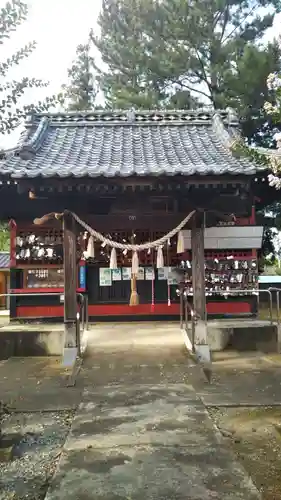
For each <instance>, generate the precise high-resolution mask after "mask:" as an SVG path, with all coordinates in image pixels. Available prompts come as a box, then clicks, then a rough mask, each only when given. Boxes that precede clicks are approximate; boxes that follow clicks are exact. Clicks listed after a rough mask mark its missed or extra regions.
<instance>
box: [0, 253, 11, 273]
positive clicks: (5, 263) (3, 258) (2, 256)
mask: <svg viewBox="0 0 281 500" xmlns="http://www.w3.org/2000/svg"><path fill="white" fill-rule="evenodd" d="M9 267H10V254H9V253H8V252H0V269H9Z"/></svg>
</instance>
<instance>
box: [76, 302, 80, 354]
mask: <svg viewBox="0 0 281 500" xmlns="http://www.w3.org/2000/svg"><path fill="white" fill-rule="evenodd" d="M76 344H77V354H78V356H79V358H80V357H81V338H80V313H79V312H78V313H77V315H76Z"/></svg>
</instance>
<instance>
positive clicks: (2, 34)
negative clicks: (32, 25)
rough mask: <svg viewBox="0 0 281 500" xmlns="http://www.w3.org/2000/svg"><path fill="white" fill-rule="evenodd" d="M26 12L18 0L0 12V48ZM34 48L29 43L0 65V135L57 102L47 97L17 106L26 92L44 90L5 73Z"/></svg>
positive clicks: (56, 98) (38, 84)
mask: <svg viewBox="0 0 281 500" xmlns="http://www.w3.org/2000/svg"><path fill="white" fill-rule="evenodd" d="M27 14H28V8H27V5H26V4H25V3H24V2H21V1H20V0H12V1H11V2H7V3H6V4H5V5H4V7H2V8H1V9H0V45H3V44H4V43H5V41H6V40H7V39H9V38H10V37H11V35H12V33H13V32H14V31H15V30H16V29H17V27H18V26H20V25H21V24H22V23H23V22H24V21H25V20H26V18H27ZM35 48H36V43H35V42H31V43H29V44H27V45H25V46H24V47H23V48H22V49H20V50H18V51H17V52H16V53H15V54H13V55H12V56H11V57H10V58H8V59H6V60H4V61H2V62H0V133H2V134H5V133H10V132H11V131H12V130H13V129H15V128H16V127H17V126H18V125H19V123H20V121H21V119H22V118H24V117H25V116H26V114H27V113H30V112H32V111H47V110H48V109H49V107H50V106H53V105H56V104H58V103H59V102H60V96H51V97H48V98H46V100H45V101H39V102H37V103H36V104H34V103H31V104H29V105H24V106H20V98H21V97H22V96H23V94H24V92H25V90H26V89H28V88H36V87H37V88H38V87H47V86H48V83H47V82H43V81H42V80H37V79H35V78H28V77H24V78H22V79H21V80H20V81H17V80H9V70H10V69H12V68H13V67H14V66H15V65H18V64H19V63H20V62H21V61H22V60H23V59H25V58H26V57H28V56H29V55H30V54H31V53H32V52H33V50H34V49H35Z"/></svg>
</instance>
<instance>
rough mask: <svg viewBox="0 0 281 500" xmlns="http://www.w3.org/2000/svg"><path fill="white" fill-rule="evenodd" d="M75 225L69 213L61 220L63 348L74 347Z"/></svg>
mask: <svg viewBox="0 0 281 500" xmlns="http://www.w3.org/2000/svg"><path fill="white" fill-rule="evenodd" d="M75 226H76V223H75V221H74V219H73V217H72V215H71V213H70V212H68V211H65V212H64V218H63V265H64V330H65V347H76V314H77V299H76V289H77V264H76V231H75V229H76V227H75Z"/></svg>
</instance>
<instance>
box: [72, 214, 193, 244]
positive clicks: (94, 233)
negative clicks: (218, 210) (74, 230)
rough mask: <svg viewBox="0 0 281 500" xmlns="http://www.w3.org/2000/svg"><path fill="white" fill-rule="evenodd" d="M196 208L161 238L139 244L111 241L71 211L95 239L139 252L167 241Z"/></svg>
mask: <svg viewBox="0 0 281 500" xmlns="http://www.w3.org/2000/svg"><path fill="white" fill-rule="evenodd" d="M195 212H196V210H193V211H192V212H190V213H189V214H188V215H187V216H186V217H185V219H183V220H182V221H181V222H180V224H179V225H178V226H177V227H175V228H174V229H173V230H172V231H170V232H169V233H167V234H166V235H165V236H162V238H159V239H158V240H155V241H150V242H146V243H142V244H141V245H132V244H124V243H119V242H117V241H113V240H111V239H109V238H106V237H105V236H103V235H102V234H101V233H99V232H98V231H95V230H94V229H92V228H91V226H89V225H88V224H87V223H86V222H84V221H82V219H80V217H78V215H76V214H75V213H73V212H71V214H72V216H73V218H74V219H75V220H76V222H77V223H78V224H80V226H82V227H83V228H84V229H85V230H86V231H88V233H89V234H90V235H91V236H93V237H94V238H95V239H96V240H98V241H101V242H102V243H103V244H104V245H108V246H109V247H111V248H118V249H119V250H132V251H133V252H139V251H141V250H149V249H150V248H156V247H160V246H162V245H164V243H166V241H168V240H169V239H170V238H173V236H175V235H176V234H177V233H179V232H180V231H181V230H182V229H183V228H184V226H185V225H186V224H187V222H188V221H189V220H190V219H191V217H192V216H193V215H194V214H195Z"/></svg>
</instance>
